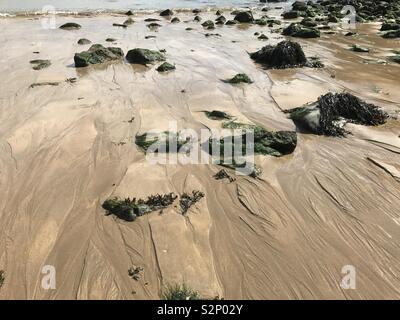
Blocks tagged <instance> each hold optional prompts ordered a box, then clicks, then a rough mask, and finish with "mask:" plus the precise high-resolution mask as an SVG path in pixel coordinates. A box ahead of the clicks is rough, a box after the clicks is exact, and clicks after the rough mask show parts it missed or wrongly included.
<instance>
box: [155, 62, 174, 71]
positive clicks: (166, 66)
mask: <svg viewBox="0 0 400 320" xmlns="http://www.w3.org/2000/svg"><path fill="white" fill-rule="evenodd" d="M175 69H176V67H175V66H174V65H172V64H170V63H168V62H164V63H163V64H162V65H160V66H159V67H158V68H157V71H158V72H167V71H171V70H175Z"/></svg>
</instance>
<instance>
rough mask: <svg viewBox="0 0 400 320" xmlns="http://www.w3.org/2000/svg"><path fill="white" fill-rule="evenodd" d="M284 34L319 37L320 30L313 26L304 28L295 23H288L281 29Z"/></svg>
mask: <svg viewBox="0 0 400 320" xmlns="http://www.w3.org/2000/svg"><path fill="white" fill-rule="evenodd" d="M282 34H283V35H284V36H291V37H296V38H319V37H320V36H321V32H320V31H319V30H318V29H315V28H306V27H303V26H301V25H299V24H297V23H292V24H290V25H289V26H288V27H287V28H285V29H284V30H283V31H282Z"/></svg>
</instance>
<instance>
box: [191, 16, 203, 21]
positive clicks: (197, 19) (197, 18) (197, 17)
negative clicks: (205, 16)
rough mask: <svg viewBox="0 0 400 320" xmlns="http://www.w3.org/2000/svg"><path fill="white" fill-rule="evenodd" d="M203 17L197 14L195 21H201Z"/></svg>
mask: <svg viewBox="0 0 400 320" xmlns="http://www.w3.org/2000/svg"><path fill="white" fill-rule="evenodd" d="M201 20H202V19H201V17H200V16H195V17H194V19H193V21H196V22H200V21H201Z"/></svg>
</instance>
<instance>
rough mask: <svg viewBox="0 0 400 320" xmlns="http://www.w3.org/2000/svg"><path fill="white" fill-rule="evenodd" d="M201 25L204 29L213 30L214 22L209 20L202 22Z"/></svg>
mask: <svg viewBox="0 0 400 320" xmlns="http://www.w3.org/2000/svg"><path fill="white" fill-rule="evenodd" d="M201 25H202V26H203V27H204V28H206V29H214V28H215V26H214V22H212V21H211V20H207V21H205V22H203V23H202V24H201Z"/></svg>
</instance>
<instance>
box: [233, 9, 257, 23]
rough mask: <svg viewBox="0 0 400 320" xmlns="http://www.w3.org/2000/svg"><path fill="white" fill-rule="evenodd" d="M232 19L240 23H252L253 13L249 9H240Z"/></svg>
mask: <svg viewBox="0 0 400 320" xmlns="http://www.w3.org/2000/svg"><path fill="white" fill-rule="evenodd" d="M234 20H236V21H238V22H240V23H252V22H253V21H254V17H253V14H252V13H251V12H249V11H241V12H238V13H237V14H236V15H235V18H234Z"/></svg>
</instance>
